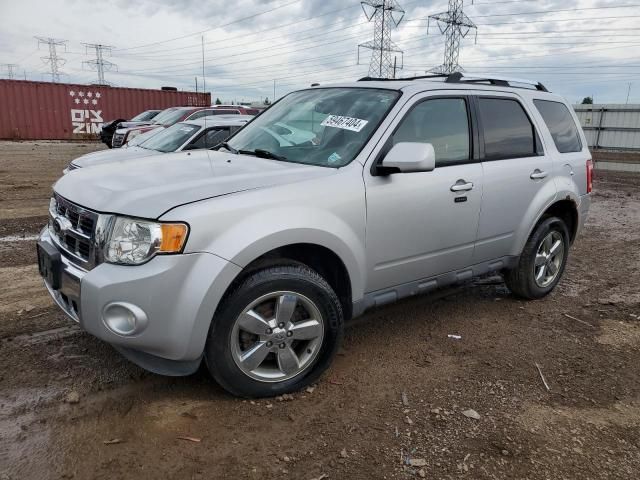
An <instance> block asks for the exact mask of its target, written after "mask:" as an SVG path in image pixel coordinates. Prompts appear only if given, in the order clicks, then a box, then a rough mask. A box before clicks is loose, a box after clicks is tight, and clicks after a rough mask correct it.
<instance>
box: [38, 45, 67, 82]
mask: <svg viewBox="0 0 640 480" xmlns="http://www.w3.org/2000/svg"><path fill="white" fill-rule="evenodd" d="M36 39H37V40H38V47H40V44H42V43H44V44H45V45H48V46H49V56H48V57H42V60H43V61H44V62H45V63H48V64H49V65H50V66H51V81H52V82H59V81H60V74H61V73H62V72H61V71H60V67H61V66H62V65H64V64H65V63H66V60H65V59H64V58H59V57H58V52H57V50H56V47H64V49H65V50H66V49H67V41H66V40H57V39H55V38H50V37H36Z"/></svg>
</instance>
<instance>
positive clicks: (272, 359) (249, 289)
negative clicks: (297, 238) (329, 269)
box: [204, 264, 343, 398]
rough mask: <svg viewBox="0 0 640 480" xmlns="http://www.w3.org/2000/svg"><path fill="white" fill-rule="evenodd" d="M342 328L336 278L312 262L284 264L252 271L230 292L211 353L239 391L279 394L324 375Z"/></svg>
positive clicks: (210, 360) (216, 373)
mask: <svg viewBox="0 0 640 480" xmlns="http://www.w3.org/2000/svg"><path fill="white" fill-rule="evenodd" d="M317 316H319V317H320V318H319V319H317V318H314V317H317ZM265 322H266V323H265ZM342 335H343V313H342V307H341V305H340V301H339V300H338V296H337V295H336V294H335V292H334V291H333V289H332V288H331V287H330V286H329V284H328V283H327V282H326V281H325V280H324V279H323V278H322V277H321V276H320V275H318V273H316V272H315V271H313V270H311V269H310V268H309V267H307V266H305V265H302V264H293V265H278V266H273V267H269V268H265V269H263V270H258V271H256V272H254V273H251V274H250V275H249V276H248V277H247V278H245V279H244V280H243V281H242V282H241V283H239V284H238V285H237V286H236V287H235V288H233V289H232V290H231V293H229V294H227V295H226V296H225V297H224V298H223V300H222V301H221V303H220V306H219V307H218V310H217V311H216V313H215V316H214V318H213V321H212V324H211V328H210V330H209V336H208V338H207V344H206V346H205V353H204V356H205V361H206V363H207V367H208V368H209V372H210V373H211V375H212V376H213V378H214V379H215V380H216V381H217V382H218V383H219V384H220V385H221V386H222V387H223V388H224V389H225V390H227V391H228V392H230V393H231V394H233V395H237V396H240V397H247V398H257V397H271V396H276V395H282V394H284V393H290V392H293V391H296V390H299V389H301V388H303V387H305V386H307V385H309V384H311V383H312V382H314V381H315V380H317V379H318V377H320V375H321V374H322V373H323V372H324V371H325V370H326V369H327V368H328V367H329V365H330V364H331V362H332V360H333V358H334V356H335V354H336V352H337V350H338V348H339V346H340V343H341V341H342ZM306 337H309V338H306ZM283 345H285V346H284V347H283ZM252 355H255V356H252ZM263 355H266V356H264V358H263V359H262V360H260V359H261V358H262V357H263ZM258 362H260V363H258ZM256 364H257V366H254V365H256Z"/></svg>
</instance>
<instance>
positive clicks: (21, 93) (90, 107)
mask: <svg viewBox="0 0 640 480" xmlns="http://www.w3.org/2000/svg"><path fill="white" fill-rule="evenodd" d="M209 105H211V94H210V93H194V92H178V91H172V90H148V89H142V88H121V87H110V86H102V85H79V84H67V83H49V82H31V81H26V80H0V139H4V140H83V139H85V140H86V139H95V138H97V135H98V134H99V133H100V130H101V128H102V124H103V123H105V122H109V121H111V120H116V119H119V118H123V119H130V118H132V117H134V116H135V115H137V114H138V113H140V112H142V111H144V110H151V109H158V110H161V109H165V108H168V107H177V106H209Z"/></svg>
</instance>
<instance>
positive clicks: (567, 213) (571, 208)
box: [513, 195, 579, 255]
mask: <svg viewBox="0 0 640 480" xmlns="http://www.w3.org/2000/svg"><path fill="white" fill-rule="evenodd" d="M549 216H556V217H558V218H561V219H562V220H563V221H564V222H565V224H566V225H567V230H568V231H569V244H571V243H573V241H574V239H575V237H576V235H577V232H578V226H579V216H578V204H577V202H576V200H575V199H574V198H573V197H572V196H571V195H566V196H564V197H562V198H558V197H556V198H554V200H553V201H551V202H549V203H548V204H547V205H545V206H544V208H542V209H540V210H539V211H538V213H537V215H536V216H535V217H534V218H535V221H533V222H531V223H530V224H529V226H528V228H527V229H526V230H524V231H522V230H521V232H522V233H524V235H523V234H522V233H521V234H520V237H519V239H518V243H517V251H516V252H513V253H514V254H516V255H520V253H521V252H522V249H523V248H524V246H525V244H526V242H527V239H528V238H529V237H530V236H531V234H532V233H533V232H534V231H535V229H536V228H537V227H538V225H540V222H542V221H544V219H545V218H547V217H549Z"/></svg>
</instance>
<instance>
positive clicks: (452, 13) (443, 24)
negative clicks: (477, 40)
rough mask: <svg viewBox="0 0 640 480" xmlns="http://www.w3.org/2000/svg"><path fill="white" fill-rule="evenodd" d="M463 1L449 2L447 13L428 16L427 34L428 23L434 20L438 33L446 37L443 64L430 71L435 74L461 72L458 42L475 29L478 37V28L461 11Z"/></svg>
mask: <svg viewBox="0 0 640 480" xmlns="http://www.w3.org/2000/svg"><path fill="white" fill-rule="evenodd" d="M463 6H464V0H449V10H448V11H447V12H442V13H436V14H435V15H429V20H428V23H427V34H429V23H430V22H431V20H435V21H436V22H437V24H438V27H439V28H440V33H441V34H443V35H446V36H447V38H446V42H445V46H444V63H443V64H442V65H440V66H439V67H436V68H434V69H432V70H431V71H432V72H436V73H453V72H458V71H461V70H462V67H461V66H460V64H459V63H458V58H459V57H460V41H461V40H462V39H463V38H464V37H466V36H467V34H468V33H469V32H470V31H471V30H472V29H475V31H476V36H477V35H478V27H476V24H475V23H473V22H472V21H471V19H470V18H469V17H467V16H466V15H465V13H464V12H463V11H462V9H463Z"/></svg>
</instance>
